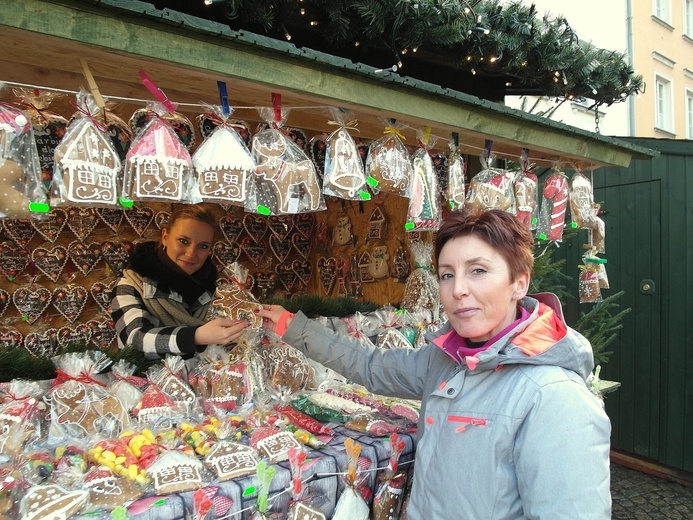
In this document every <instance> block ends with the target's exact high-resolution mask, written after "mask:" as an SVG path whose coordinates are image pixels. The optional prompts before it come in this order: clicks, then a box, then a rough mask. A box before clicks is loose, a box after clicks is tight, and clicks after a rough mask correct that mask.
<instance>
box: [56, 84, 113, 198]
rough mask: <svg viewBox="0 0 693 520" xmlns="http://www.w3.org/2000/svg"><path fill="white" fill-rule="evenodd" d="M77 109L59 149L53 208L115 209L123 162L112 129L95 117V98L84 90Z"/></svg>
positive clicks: (78, 98)
mask: <svg viewBox="0 0 693 520" xmlns="http://www.w3.org/2000/svg"><path fill="white" fill-rule="evenodd" d="M77 110H78V112H77V113H76V114H75V115H74V116H73V117H72V120H71V121H70V124H69V126H68V127H67V131H66V133H65V137H63V139H62V141H60V144H58V146H57V147H56V149H55V154H54V159H55V167H54V171H53V182H52V184H51V206H60V205H70V204H88V205H89V206H90V207H94V206H95V205H103V206H115V205H117V204H118V195H119V190H120V171H121V165H122V162H121V160H120V157H119V156H118V153H117V151H116V150H115V148H114V146H113V141H112V140H111V137H110V136H109V135H108V130H107V129H106V127H105V126H104V124H103V123H102V121H101V120H99V119H97V117H96V116H95V114H96V112H97V111H98V106H97V104H96V101H95V100H94V97H93V96H92V95H90V94H87V93H85V92H84V91H80V93H79V94H78V95H77Z"/></svg>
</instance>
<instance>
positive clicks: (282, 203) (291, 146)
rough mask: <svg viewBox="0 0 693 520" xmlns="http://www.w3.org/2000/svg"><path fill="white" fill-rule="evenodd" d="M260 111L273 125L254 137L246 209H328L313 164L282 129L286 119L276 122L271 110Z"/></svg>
mask: <svg viewBox="0 0 693 520" xmlns="http://www.w3.org/2000/svg"><path fill="white" fill-rule="evenodd" d="M258 112H259V113H260V115H261V116H262V117H264V118H265V120H266V121H268V122H271V123H270V125H269V127H268V128H266V129H265V130H262V131H260V132H258V133H256V134H255V135H254V136H253V141H252V147H251V148H252V156H253V159H254V161H255V164H256V169H255V175H254V176H253V177H251V179H252V181H251V183H250V185H249V188H248V194H247V198H246V204H245V210H246V211H247V212H250V213H264V214H273V215H278V214H297V213H305V212H310V211H321V210H324V209H326V207H327V206H325V199H324V197H323V194H322V190H321V186H320V181H319V178H318V174H317V171H316V169H315V165H314V164H313V161H311V160H310V158H309V157H308V155H306V153H305V152H304V151H303V150H302V149H301V148H300V147H299V146H298V145H297V144H296V143H294V142H293V141H292V140H291V139H290V138H289V137H288V136H287V135H286V134H285V133H283V132H282V131H281V130H280V127H281V125H282V124H283V119H282V120H280V121H273V114H274V110H273V109H272V108H271V107H262V108H260V109H258Z"/></svg>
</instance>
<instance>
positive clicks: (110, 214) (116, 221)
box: [96, 208, 123, 233]
mask: <svg viewBox="0 0 693 520" xmlns="http://www.w3.org/2000/svg"><path fill="white" fill-rule="evenodd" d="M96 214H97V215H98V217H99V218H100V219H101V222H103V223H104V224H106V227H108V229H110V230H111V231H113V232H114V233H118V231H119V230H120V226H121V224H122V222H123V210H122V209H121V208H96Z"/></svg>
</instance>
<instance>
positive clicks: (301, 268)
mask: <svg viewBox="0 0 693 520" xmlns="http://www.w3.org/2000/svg"><path fill="white" fill-rule="evenodd" d="M291 269H293V271H294V273H296V276H298V279H299V280H301V281H302V282H303V283H304V284H306V285H308V283H309V282H310V277H311V275H312V274H313V266H312V265H311V263H310V262H309V261H308V260H294V261H293V262H292V263H291Z"/></svg>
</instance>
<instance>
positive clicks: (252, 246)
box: [241, 237, 266, 265]
mask: <svg viewBox="0 0 693 520" xmlns="http://www.w3.org/2000/svg"><path fill="white" fill-rule="evenodd" d="M241 249H242V250H243V252H244V253H245V256H247V257H248V259H249V260H250V261H251V262H253V264H255V265H260V262H261V261H262V258H263V257H264V256H265V253H266V247H265V246H264V245H262V244H258V243H257V242H255V241H254V240H253V239H251V238H249V237H245V238H244V239H243V240H241Z"/></svg>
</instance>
